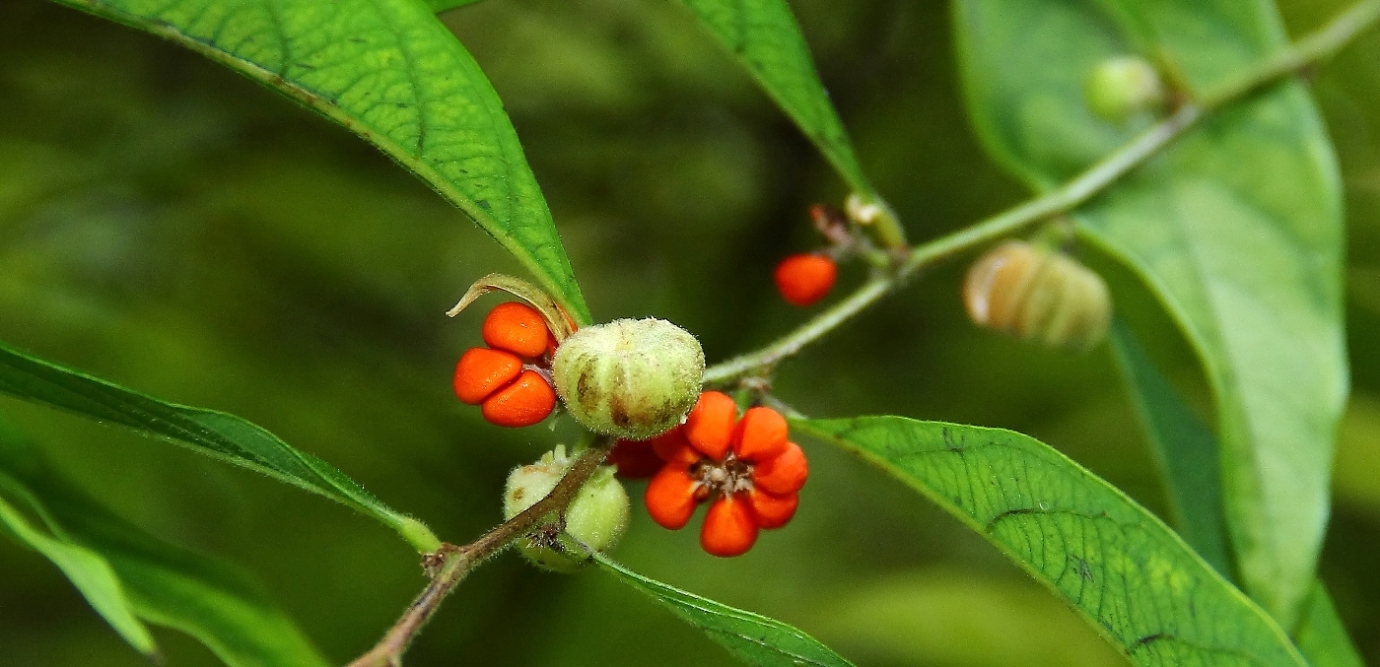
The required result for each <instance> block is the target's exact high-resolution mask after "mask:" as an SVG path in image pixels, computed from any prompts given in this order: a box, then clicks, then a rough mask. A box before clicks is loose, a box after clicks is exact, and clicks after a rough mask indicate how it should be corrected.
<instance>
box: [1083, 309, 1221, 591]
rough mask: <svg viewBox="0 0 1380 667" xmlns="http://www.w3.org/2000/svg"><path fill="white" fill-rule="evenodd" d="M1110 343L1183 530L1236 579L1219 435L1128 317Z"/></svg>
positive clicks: (1113, 332)
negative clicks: (1181, 392) (1192, 407)
mask: <svg viewBox="0 0 1380 667" xmlns="http://www.w3.org/2000/svg"><path fill="white" fill-rule="evenodd" d="M1109 342H1110V343H1111V345H1112V350H1113V352H1114V353H1115V355H1116V360H1117V366H1118V367H1119V368H1120V369H1121V374H1122V376H1123V377H1125V379H1126V385H1127V387H1128V388H1129V389H1130V392H1131V402H1132V403H1133V404H1134V405H1135V406H1136V413H1137V414H1138V415H1139V416H1140V420H1141V425H1142V426H1143V427H1144V428H1145V432H1146V434H1147V436H1148V439H1149V441H1150V449H1151V451H1152V452H1153V454H1154V456H1155V460H1156V461H1157V462H1158V463H1159V464H1160V470H1161V472H1162V474H1163V476H1164V481H1165V485H1166V486H1167V487H1168V494H1167V495H1168V497H1169V504H1170V507H1171V508H1172V509H1173V512H1174V519H1175V523H1176V524H1178V526H1179V534H1180V535H1182V536H1183V538H1184V541H1185V542H1188V544H1189V546H1191V547H1193V549H1194V550H1195V551H1197V552H1198V555H1199V556H1202V557H1203V560H1205V561H1207V562H1208V564H1209V565H1211V566H1213V567H1214V568H1216V569H1217V571H1218V572H1220V573H1221V574H1222V576H1223V577H1226V578H1227V579H1229V580H1230V579H1231V578H1232V567H1231V554H1230V552H1229V551H1228V546H1227V526H1226V522H1225V520H1224V519H1223V516H1222V482H1221V476H1220V472H1219V471H1220V467H1219V464H1218V452H1217V439H1216V438H1214V437H1213V435H1212V432H1211V431H1209V430H1208V429H1207V427H1206V426H1204V425H1203V423H1202V422H1201V421H1199V419H1198V416H1197V415H1195V414H1193V411H1192V410H1190V409H1189V407H1188V406H1187V405H1184V403H1183V401H1182V400H1180V398H1179V395H1178V392H1177V391H1176V390H1175V389H1174V386H1173V385H1171V384H1169V380H1167V379H1165V377H1164V376H1163V375H1161V374H1160V372H1159V369H1158V368H1155V364H1154V362H1153V361H1151V360H1150V356H1149V355H1148V354H1146V352H1145V349H1144V348H1142V347H1141V346H1140V342H1139V341H1137V340H1136V338H1135V336H1134V335H1133V334H1132V333H1131V330H1130V329H1129V328H1127V327H1126V324H1125V323H1124V322H1121V321H1120V320H1115V321H1113V322H1112V329H1111V336H1110V340H1109Z"/></svg>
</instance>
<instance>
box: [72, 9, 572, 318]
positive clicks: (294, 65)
mask: <svg viewBox="0 0 1380 667" xmlns="http://www.w3.org/2000/svg"><path fill="white" fill-rule="evenodd" d="M54 1H55V2H58V3H60V4H64V5H67V6H69V7H73V8H76V9H80V10H83V11H87V12H90V13H92V14H95V15H97V16H101V17H104V18H107V19H110V20H113V21H117V22H120V23H124V24H126V25H129V26H132V27H135V28H138V29H140V30H145V31H148V32H151V33H153V34H155V35H158V36H160V37H164V38H166V39H169V40H172V41H173V42H176V43H178V44H181V45H183V46H186V47H188V48H190V49H192V50H194V51H197V52H199V53H201V54H203V55H205V56H208V57H210V58H211V59H213V60H216V61H218V62H220V63H221V64H224V65H227V66H229V67H230V68H232V69H234V70H236V71H238V72H240V73H241V74H244V75H246V76H248V77H249V78H251V79H253V80H255V81H258V82H259V83H262V84H264V85H266V86H268V87H269V88H272V89H273V90H276V91H278V92H280V93H283V94H284V95H287V96H288V97H290V98H292V99H294V100H296V101H298V102H300V103H302V104H304V105H305V106H307V107H308V108H310V109H312V110H314V111H316V112H318V113H321V114H322V115H325V116H326V117H327V118H330V119H331V120H333V121H335V122H337V123H339V124H341V125H344V126H345V127H346V128H348V129H349V130H350V131H352V132H354V133H356V134H358V135H360V136H361V137H363V138H364V139H365V140H366V141H369V142H370V143H372V144H374V145H375V146H377V147H378V148H379V149H381V150H382V151H383V152H384V153H386V154H387V155H388V156H389V157H391V158H393V159H394V160H396V161H397V162H398V163H399V164H401V165H402V166H403V167H406V168H407V169H409V170H411V171H412V172H413V173H415V174H416V175H417V176H418V177H420V178H421V179H422V180H423V181H425V182H426V183H427V184H428V185H430V186H431V187H432V188H434V189H435V190H436V191H437V192H439V193H440V194H441V195H442V196H444V197H445V198H446V199H448V200H450V201H451V202H452V203H454V204H455V205H456V206H458V207H459V208H460V209H461V210H463V211H464V212H465V213H466V214H467V215H469V217H470V218H472V219H473V220H474V221H475V222H476V223H478V224H479V226H480V227H482V228H483V229H484V230H485V231H486V232H488V233H489V234H490V235H491V236H493V237H494V238H495V239H496V240H497V241H498V242H499V243H500V244H501V245H502V246H503V247H504V248H506V249H507V250H508V251H509V252H511V253H512V254H513V255H514V256H515V257H517V259H518V260H519V261H520V262H522V264H523V265H524V266H526V267H527V269H528V270H530V271H532V273H533V275H534V276H536V278H537V281H538V282H539V283H541V284H542V286H544V287H546V288H547V289H549V290H551V292H552V295H553V296H554V297H555V298H556V299H557V300H559V301H560V302H561V305H563V306H565V307H566V309H567V310H569V311H570V313H571V315H572V316H574V317H575V318H576V320H577V321H578V323H580V324H588V323H589V321H590V315H589V309H588V307H587V306H586V305H585V302H584V297H583V296H582V295H581V294H580V289H579V285H578V284H577V283H576V282H575V277H574V274H573V272H572V270H571V267H570V260H569V259H568V258H567V257H566V254H565V249H564V247H562V245H561V241H560V236H559V235H558V234H557V232H556V227H555V224H554V223H553V221H552V219H551V211H550V210H549V209H548V208H547V206H546V200H545V199H544V198H543V197H542V193H541V189H540V188H539V187H538V185H537V181H536V177H535V176H533V174H532V170H531V168H530V167H529V166H528V164H527V159H526V157H525V156H524V155H523V153H522V146H521V145H520V144H519V142H518V138H517V133H516V132H515V131H514V130H513V126H512V123H511V122H510V121H509V119H508V115H507V113H506V112H505V111H504V110H503V104H502V102H501V101H500V100H499V98H498V94H497V93H496V92H494V89H493V86H492V85H491V84H490V83H489V80H488V79H487V78H486V77H485V76H484V73H483V72H482V71H480V69H479V65H478V64H477V63H475V61H474V58H472V57H471V56H470V54H469V52H468V51H466V50H465V48H464V47H463V46H462V45H461V44H460V42H459V41H458V40H457V39H456V38H455V36H454V35H452V34H451V33H450V31H449V30H447V29H446V27H445V26H444V25H443V24H442V23H441V22H440V21H439V20H437V18H436V17H435V16H434V15H433V14H432V10H431V9H430V8H429V7H428V6H427V4H426V3H424V2H421V1H420V0H333V1H330V2H324V1H322V0H183V1H177V2H172V1H169V0H54Z"/></svg>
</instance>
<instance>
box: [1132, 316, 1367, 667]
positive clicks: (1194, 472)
mask: <svg viewBox="0 0 1380 667" xmlns="http://www.w3.org/2000/svg"><path fill="white" fill-rule="evenodd" d="M1111 343H1112V349H1113V350H1114V351H1115V353H1116V357H1117V361H1118V365H1120V366H1121V369H1122V374H1123V375H1124V376H1125V377H1126V381H1127V386H1128V388H1129V389H1130V391H1131V400H1132V402H1133V403H1135V405H1136V408H1137V412H1139V413H1140V416H1141V423H1142V425H1143V426H1144V427H1145V430H1146V434H1147V436H1148V439H1149V441H1150V446H1151V449H1153V450H1154V452H1155V455H1156V458H1158V459H1159V460H1160V463H1161V468H1162V469H1163V470H1164V474H1165V480H1166V483H1167V486H1168V487H1169V500H1170V504H1171V505H1173V506H1174V507H1175V514H1176V515H1177V516H1178V517H1179V520H1180V523H1181V525H1182V526H1183V528H1182V529H1181V530H1180V534H1182V535H1183V536H1184V539H1185V540H1186V541H1187V542H1188V543H1189V544H1190V545H1192V546H1193V547H1194V548H1195V549H1197V550H1198V553H1199V554H1200V555H1202V556H1203V557H1204V559H1205V560H1207V561H1208V563H1210V564H1212V566H1213V567H1215V568H1217V571H1218V572H1221V573H1223V575H1224V576H1229V575H1228V573H1229V572H1230V569H1224V566H1226V565H1227V564H1228V561H1227V560H1226V552H1225V549H1226V544H1225V536H1226V526H1225V525H1223V523H1222V512H1221V507H1222V504H1221V502H1222V499H1221V490H1220V487H1218V486H1217V477H1216V471H1217V460H1216V458H1215V454H1214V453H1215V452H1216V451H1217V439H1216V438H1214V437H1213V435H1212V433H1211V432H1209V431H1208V430H1207V428H1206V427H1204V426H1203V425H1202V423H1201V422H1199V421H1198V418H1197V416H1195V415H1194V414H1193V411H1192V410H1190V409H1189V407H1188V406H1187V405H1186V404H1185V403H1184V401H1183V398H1182V397H1181V396H1180V395H1179V392H1178V391H1177V390H1175V389H1174V387H1173V385H1171V384H1169V381H1168V380H1166V379H1165V378H1164V377H1163V376H1162V375H1160V373H1159V370H1158V369H1156V368H1155V365H1154V363H1153V362H1152V361H1151V360H1150V357H1149V355H1148V354H1147V353H1146V352H1145V350H1144V348H1142V347H1141V346H1140V343H1139V342H1138V341H1137V340H1136V339H1135V336H1134V335H1133V334H1132V333H1131V331H1130V329H1129V328H1128V327H1127V326H1126V324H1125V323H1123V322H1120V321H1115V322H1113V324H1112V332H1111ZM1214 531H1215V534H1214ZM1294 638H1295V641H1296V643H1297V645H1298V648H1299V650H1300V651H1301V652H1302V653H1303V654H1304V656H1305V657H1306V658H1308V662H1309V664H1311V665H1312V666H1313V667H1323V666H1324V665H1335V666H1336V667H1355V666H1359V665H1361V664H1362V663H1361V662H1360V658H1359V657H1357V654H1356V649H1355V648H1354V647H1352V645H1351V640H1350V638H1348V637H1347V634H1346V629H1345V628H1344V627H1343V626H1342V622H1341V619H1339V618H1338V617H1337V612H1336V610H1334V609H1333V608H1332V600H1331V599H1330V598H1329V597H1328V595H1327V591H1326V590H1325V589H1324V588H1323V586H1322V583H1321V582H1316V581H1315V582H1314V584H1313V588H1312V591H1311V593H1310V595H1309V597H1308V600H1307V602H1306V604H1305V605H1304V608H1303V617H1302V620H1301V621H1300V622H1299V627H1298V629H1297V630H1296V631H1295V632H1294Z"/></svg>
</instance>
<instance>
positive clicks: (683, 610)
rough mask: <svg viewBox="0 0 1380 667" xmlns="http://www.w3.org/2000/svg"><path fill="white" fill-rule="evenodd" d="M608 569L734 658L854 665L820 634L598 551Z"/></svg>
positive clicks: (794, 666)
mask: <svg viewBox="0 0 1380 667" xmlns="http://www.w3.org/2000/svg"><path fill="white" fill-rule="evenodd" d="M594 559H595V562H597V563H598V564H599V567H600V568H602V569H603V570H604V571H605V572H608V573H609V574H611V575H613V576H614V577H616V578H617V579H618V580H619V581H622V582H623V583H625V584H628V585H629V586H632V587H633V588H636V589H637V590H639V591H641V592H642V593H645V594H646V595H647V596H649V597H651V598H652V599H653V600H656V601H657V602H658V603H660V604H661V605H662V606H664V607H666V608H667V609H669V610H671V613H673V614H675V615H676V616H678V617H680V619H681V620H683V621H685V622H686V623H689V624H690V625H693V626H695V627H696V628H699V629H700V630H702V631H704V633H705V634H706V635H709V638H710V639H713V640H714V641H715V642H718V643H719V644H720V645H721V646H723V647H724V648H726V649H728V651H729V653H732V654H733V656H734V657H736V658H738V659H739V660H742V661H743V662H745V663H747V664H749V665H757V666H758V667H798V666H800V665H813V666H815V667H852V666H853V663H851V662H848V661H847V660H845V659H844V658H843V657H842V656H840V655H839V654H837V653H835V652H833V651H831V650H829V647H827V646H825V645H823V644H821V643H819V641H817V640H816V639H815V638H813V637H811V636H809V635H807V634H805V633H804V632H801V631H800V630H797V629H796V628H793V627H791V626H789V625H786V624H785V623H782V622H780V621H775V620H772V619H770V618H767V617H765V616H761V615H759V614H754V613H752V612H748V611H743V610H741V609H735V608H733V607H730V606H728V605H725V604H721V603H718V602H715V601H713V600H709V599H706V598H702V597H700V596H698V595H695V594H693V593H688V592H686V591H683V590H680V589H679V588H675V587H674V586H668V585H666V584H663V583H661V582H659V581H655V580H653V579H649V578H647V577H644V576H642V575H640V574H637V573H636V572H633V571H631V570H629V569H627V568H625V567H623V566H622V565H619V564H618V563H615V562H614V561H612V560H609V559H608V558H606V557H604V556H602V555H597V554H596V555H595V556H594Z"/></svg>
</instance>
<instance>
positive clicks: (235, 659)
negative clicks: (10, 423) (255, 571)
mask: <svg viewBox="0 0 1380 667" xmlns="http://www.w3.org/2000/svg"><path fill="white" fill-rule="evenodd" d="M11 502H12V503H13V504H10V503H11ZM16 507H24V508H26V509H27V510H28V511H29V512H31V513H33V514H35V515H38V516H41V517H42V520H43V522H44V523H45V524H46V528H47V533H46V534H45V533H40V532H39V531H38V530H37V529H35V528H33V527H32V526H27V525H26V524H25V523H24V522H23V520H22V519H21V520H20V521H19V523H17V524H16V523H15V522H12V521H11V518H12V515H15V514H17V511H16V509H15V508H16ZM0 522H3V523H4V524H5V525H7V526H9V527H10V528H11V529H13V528H15V526H16V525H18V526H20V528H19V530H16V531H14V532H16V533H17V534H19V535H20V536H21V541H22V542H25V543H27V544H29V545H31V546H33V547H34V548H36V549H38V550H39V551H40V552H42V553H43V554H44V555H45V556H48V558H49V559H50V560H52V561H53V562H54V564H56V565H57V566H58V567H60V568H62V570H63V572H64V573H65V574H66V575H67V577H68V578H69V579H71V580H72V582H73V583H74V584H76V585H77V587H78V588H79V589H81V591H82V593H83V594H84V595H85V596H86V597H87V599H88V600H90V601H91V605H92V606H93V607H95V608H96V610H97V611H99V612H100V613H101V615H102V616H104V617H105V618H106V620H107V621H108V622H109V623H110V624H111V626H112V627H114V628H115V629H116V631H118V632H119V633H120V634H121V636H123V637H125V638H126V640H127V641H129V642H130V644H131V645H133V646H134V647H135V648H136V649H139V650H140V651H141V652H143V653H146V654H150V653H154V652H155V651H156V649H155V647H154V646H153V642H152V639H151V638H150V637H149V635H148V630H147V628H145V627H144V625H143V624H142V623H140V622H139V621H138V620H137V619H135V618H134V615H136V614H137V616H138V617H139V618H142V619H144V620H147V621H149V622H151V623H156V624H158V625H163V626H167V627H171V628H176V629H178V630H181V631H183V632H186V633H187V634H189V635H191V636H193V637H195V638H196V639H198V640H199V641H201V643H203V644H205V645H206V646H207V647H208V648H210V649H211V651H212V652H214V653H215V654H216V655H217V656H219V657H220V658H221V660H223V661H225V663H226V664H228V665H231V667H325V665H326V664H327V662H326V661H325V659H323V658H322V657H321V655H320V654H319V653H318V652H317V651H316V649H315V648H314V647H313V646H312V645H311V642H310V641H308V640H307V638H306V637H305V636H303V635H302V633H301V632H300V631H299V630H298V629H297V628H296V626H295V625H294V624H293V623H292V621H291V620H290V619H289V618H288V617H287V616H286V615H285V614H284V613H283V612H282V611H281V610H279V609H278V608H277V606H275V605H274V604H273V603H272V602H271V601H269V599H268V596H267V595H266V594H264V592H263V590H262V588H261V587H260V586H258V585H257V584H256V583H254V582H253V581H252V580H251V579H250V578H249V577H248V576H246V575H245V574H243V573H242V572H240V571H239V570H237V569H235V568H232V567H230V566H228V565H226V564H224V563H220V562H218V561H215V560H212V559H209V558H206V557H204V556H200V555H197V554H193V553H191V552H188V551H186V550H183V549H181V548H178V547H174V546H172V545H169V544H167V543H165V542H162V541H160V540H158V539H156V538H153V537H151V536H149V535H147V534H145V533H143V532H142V531H140V530H139V529H138V528H136V527H135V526H133V525H131V524H129V523H128V522H126V521H124V520H123V519H121V518H120V517H118V516H115V515H114V514H113V513H111V512H110V511H109V510H107V509H106V508H105V507H104V506H102V505H100V504H99V503H97V502H96V501H94V500H92V499H91V498H90V497H88V496H87V495H86V494H84V493H82V492H81V491H79V490H77V489H76V488H74V487H73V486H72V485H71V484H70V483H69V482H67V481H66V480H64V479H62V478H61V477H59V476H58V475H56V474H55V473H54V472H53V471H52V470H51V468H50V467H49V466H48V464H47V463H46V462H45V461H44V460H43V459H42V458H41V457H40V456H39V455H38V454H37V453H36V452H35V451H33V450H32V449H29V448H28V447H25V446H23V445H21V444H20V443H18V442H17V441H16V440H15V439H13V438H11V437H6V436H5V435H4V434H0ZM35 538H36V539H35ZM55 545H56V547H58V548H57V549H54V546H55ZM74 564H75V565H76V566H74ZM93 583H94V584H95V585H93Z"/></svg>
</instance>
